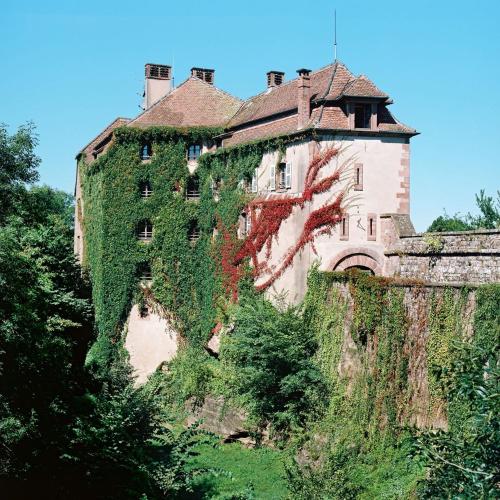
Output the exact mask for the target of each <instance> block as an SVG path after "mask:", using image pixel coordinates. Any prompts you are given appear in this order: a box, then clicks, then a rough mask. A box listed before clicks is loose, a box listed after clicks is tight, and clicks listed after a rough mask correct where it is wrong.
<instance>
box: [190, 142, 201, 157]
mask: <svg viewBox="0 0 500 500" xmlns="http://www.w3.org/2000/svg"><path fill="white" fill-rule="evenodd" d="M200 155H201V145H200V144H191V145H190V146H189V148H188V161H196V160H198V158H199V157H200Z"/></svg>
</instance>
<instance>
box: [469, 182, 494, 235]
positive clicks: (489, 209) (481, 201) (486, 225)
mask: <svg viewBox="0 0 500 500" xmlns="http://www.w3.org/2000/svg"><path fill="white" fill-rule="evenodd" d="M476 205H477V207H478V208H479V211H480V215H478V216H472V215H470V214H469V216H468V217H469V219H470V221H471V224H472V226H473V227H474V228H477V229H495V228H499V227H500V191H497V199H496V201H495V200H493V197H492V196H486V195H485V194H484V189H481V191H480V192H479V194H476Z"/></svg>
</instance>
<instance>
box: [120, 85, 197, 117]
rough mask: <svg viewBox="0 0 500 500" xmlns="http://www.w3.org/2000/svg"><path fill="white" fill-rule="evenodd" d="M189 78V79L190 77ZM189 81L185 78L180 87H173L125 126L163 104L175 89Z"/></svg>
mask: <svg viewBox="0 0 500 500" xmlns="http://www.w3.org/2000/svg"><path fill="white" fill-rule="evenodd" d="M190 78H191V77H190ZM188 80H189V78H186V80H184V81H183V82H182V83H181V84H180V85H177V87H174V88H173V89H172V90H171V91H170V92H169V93H168V94H165V95H164V96H163V97H161V98H160V99H158V100H157V101H156V102H154V103H153V104H152V105H151V106H149V108H146V109H143V110H142V113H139V114H138V115H137V116H136V117H135V118H133V119H132V120H130V121H129V122H128V124H127V125H130V124H131V123H134V122H135V121H136V120H138V119H139V118H140V117H141V116H142V115H143V114H144V113H146V112H147V111H149V110H150V109H153V108H155V107H156V106H158V104H160V102H163V101H164V100H165V99H166V98H167V97H169V96H171V95H172V94H173V93H174V92H175V91H176V90H177V89H179V88H181V87H182V86H183V85H184V84H185V83H186V82H187V81H188Z"/></svg>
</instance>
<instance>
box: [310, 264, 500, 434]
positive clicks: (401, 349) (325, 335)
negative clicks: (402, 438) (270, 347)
mask: <svg viewBox="0 0 500 500" xmlns="http://www.w3.org/2000/svg"><path fill="white" fill-rule="evenodd" d="M477 293H478V292H477V288H470V287H461V288H458V287H456V288H446V287H440V286H424V285H418V284H410V283H407V284H405V283H404V282H398V281H395V280H391V279H384V278H377V277H372V276H365V275H362V274H361V275H344V274H343V273H322V272H318V271H313V272H312V273H311V275H310V279H309V289H308V293H307V296H306V301H305V318H306V321H307V322H308V324H309V326H310V327H311V329H312V331H314V332H316V334H317V335H318V340H319V345H320V350H319V354H318V362H319V363H320V366H322V368H323V370H324V372H325V373H326V375H327V377H328V379H329V380H330V383H331V384H333V385H334V386H335V387H336V389H335V390H338V389H339V387H342V388H343V389H342V390H343V392H344V394H343V398H342V399H343V400H344V402H343V403H342V405H345V404H349V403H348V402H349V401H351V400H352V402H353V408H360V410H359V411H360V412H362V414H360V415H359V418H360V419H361V420H363V425H366V426H367V428H369V427H370V426H379V425H380V424H383V426H389V427H390V426H391V425H401V424H415V425H417V426H420V427H424V426H434V427H446V426H447V425H448V418H449V412H450V408H449V407H448V405H447V402H446V393H445V388H446V387H447V386H448V382H449V380H448V379H449V377H451V376H452V375H451V373H450V368H451V366H452V362H453V359H454V356H455V354H456V353H457V352H458V351H456V349H455V344H456V343H457V342H460V341H466V340H470V339H471V338H472V337H473V332H474V323H473V322H474V312H475V308H476V295H477ZM492 334H493V332H492ZM360 387H362V388H363V392H362V394H358V393H357V391H358V389H359V388H360ZM344 396H345V398H344ZM356 397H362V399H363V404H361V402H360V401H358V402H354V400H353V399H352V398H356ZM361 408H362V409H361Z"/></svg>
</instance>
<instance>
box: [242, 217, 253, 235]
mask: <svg viewBox="0 0 500 500" xmlns="http://www.w3.org/2000/svg"><path fill="white" fill-rule="evenodd" d="M251 230H252V216H251V214H250V213H247V212H242V213H241V223H240V235H241V237H245V236H248V235H249V234H250V231H251Z"/></svg>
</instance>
